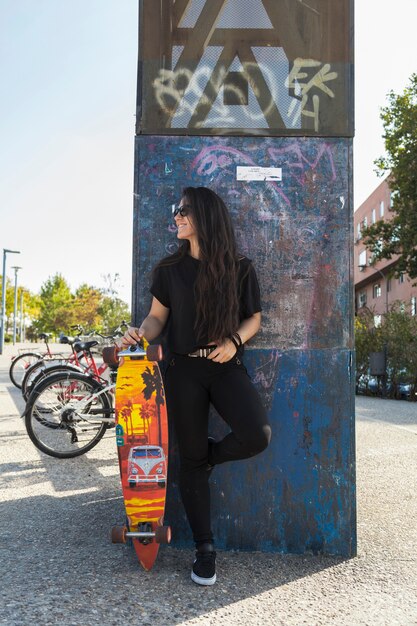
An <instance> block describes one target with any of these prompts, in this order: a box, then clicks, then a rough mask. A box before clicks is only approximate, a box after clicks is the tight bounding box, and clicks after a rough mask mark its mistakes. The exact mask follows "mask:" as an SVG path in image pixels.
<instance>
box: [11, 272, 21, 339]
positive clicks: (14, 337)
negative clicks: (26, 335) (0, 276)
mask: <svg viewBox="0 0 417 626" xmlns="http://www.w3.org/2000/svg"><path fill="white" fill-rule="evenodd" d="M21 269H22V268H21V267H19V266H18V265H14V266H13V267H12V270H14V309H13V345H15V344H16V319H17V272H18V271H19V270H21Z"/></svg>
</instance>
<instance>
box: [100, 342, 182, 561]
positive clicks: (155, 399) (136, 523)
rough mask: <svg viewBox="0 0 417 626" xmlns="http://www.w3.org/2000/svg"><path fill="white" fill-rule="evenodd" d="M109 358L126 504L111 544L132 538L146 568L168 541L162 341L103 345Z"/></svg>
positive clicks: (166, 421) (140, 559) (166, 441)
mask: <svg viewBox="0 0 417 626" xmlns="http://www.w3.org/2000/svg"><path fill="white" fill-rule="evenodd" d="M105 350H107V352H106V353H105V352H103V358H104V360H105V361H107V362H112V363H115V362H116V361H117V360H118V370H117V381H116V406H115V409H116V443H117V452H118V457H119V467H120V477H121V482H122V491H123V498H124V504H125V509H126V520H127V523H126V525H125V526H116V527H114V528H113V530H112V541H113V542H114V543H119V542H123V543H124V542H126V540H127V539H128V538H130V539H132V541H133V546H134V549H135V551H136V554H137V557H138V559H139V561H140V563H141V565H142V566H143V567H144V568H145V570H150V569H151V567H152V566H153V564H154V562H155V559H156V557H157V554H158V550H159V544H160V543H169V541H170V539H171V530H170V528H169V527H167V526H164V512H165V500H166V489H167V478H168V419H167V411H166V404H165V394H164V386H163V382H162V377H161V372H160V370H159V366H158V363H157V361H158V360H161V358H162V349H161V347H160V346H148V348H147V350H145V349H143V348H142V347H140V346H137V347H136V346H135V347H134V348H133V349H128V350H124V351H121V352H118V353H117V352H116V349H113V348H109V349H105Z"/></svg>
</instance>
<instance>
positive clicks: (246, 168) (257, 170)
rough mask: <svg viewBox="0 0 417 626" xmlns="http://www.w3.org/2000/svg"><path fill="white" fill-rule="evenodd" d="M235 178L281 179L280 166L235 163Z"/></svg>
mask: <svg viewBox="0 0 417 626" xmlns="http://www.w3.org/2000/svg"><path fill="white" fill-rule="evenodd" d="M236 180H262V181H266V182H268V181H272V180H273V181H278V182H280V181H281V180H282V168H281V167H258V166H257V165H237V166H236Z"/></svg>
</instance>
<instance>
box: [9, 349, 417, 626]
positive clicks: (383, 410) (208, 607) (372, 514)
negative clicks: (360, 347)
mask: <svg viewBox="0 0 417 626" xmlns="http://www.w3.org/2000/svg"><path fill="white" fill-rule="evenodd" d="M11 351H12V350H11V348H10V347H9V346H8V347H6V350H5V354H4V355H3V356H0V463H1V466H2V467H1V469H2V471H1V478H0V515H1V516H0V519H1V530H0V547H1V552H2V555H1V568H0V576H1V584H0V595H1V597H2V603H1V609H0V624H7V626H26V625H29V624H31V625H32V624H35V625H36V626H45V625H49V624H55V623H57V622H59V623H61V624H63V625H65V626H66V625H68V626H70V625H72V624H74V625H77V626H78V625H83V626H84V625H88V626H90V625H91V626H93V625H94V626H95V625H96V624H100V625H102V626H113V625H123V626H125V625H129V626H136V625H141V626H148V625H149V626H150V625H152V626H171V625H180V624H183V625H187V626H188V625H189V626H191V625H201V624H204V625H210V626H211V625H213V626H214V625H216V626H219V625H220V626H228V625H245V626H247V625H248V624H251V625H258V624H259V625H261V624H262V625H265V624H266V625H274V626H281V625H282V626H300V625H304V624H306V625H307V626H316V625H317V626H319V625H330V624H331V625H337V626H356V625H362V624H363V625H369V626H378V625H382V624H384V625H387V626H395V625H401V626H404V625H407V626H408V625H412V624H415V625H417V559H416V547H417V531H416V519H417V499H416V491H417V489H416V488H417V471H416V470H417V460H416V459H417V404H409V403H407V402H401V401H390V400H381V399H374V398H357V481H358V483H357V491H358V537H359V551H358V557H357V558H354V559H350V560H343V559H337V558H326V557H313V556H281V555H270V554H261V553H224V552H223V553H220V554H219V558H218V583H217V584H216V585H215V586H214V587H212V588H200V587H197V586H196V585H194V584H193V583H192V582H191V580H190V578H189V570H190V563H191V561H192V557H193V552H192V551H191V550H189V551H185V550H175V549H173V548H171V547H165V548H163V549H162V551H161V553H160V557H159V558H158V561H157V563H156V566H155V568H154V569H153V570H152V571H151V572H149V573H146V572H144V571H143V570H141V569H140V568H139V567H138V564H137V562H136V560H135V558H134V556H133V554H132V553H131V551H130V550H129V549H128V548H126V547H125V546H112V545H111V544H110V542H109V526H110V525H111V523H113V521H115V520H116V521H117V520H123V505H122V500H121V497H120V487H119V479H118V467H117V462H116V455H115V446H114V442H113V437H109V438H107V439H105V440H103V441H102V442H100V444H99V445H98V446H97V447H96V448H95V449H94V450H92V451H91V452H90V453H89V454H87V455H85V456H83V457H80V458H78V459H73V460H64V461H59V460H55V459H53V458H50V457H47V456H44V455H42V454H41V453H40V452H38V451H37V449H36V448H35V447H34V446H33V445H32V443H31V442H30V440H29V439H28V437H27V435H26V431H25V428H24V424H23V422H22V420H21V418H20V417H19V414H20V411H21V409H22V407H23V403H22V400H21V397H20V395H19V392H18V390H17V389H15V388H14V387H13V386H12V385H11V383H10V381H9V379H8V373H7V370H8V364H9V361H10V354H11Z"/></svg>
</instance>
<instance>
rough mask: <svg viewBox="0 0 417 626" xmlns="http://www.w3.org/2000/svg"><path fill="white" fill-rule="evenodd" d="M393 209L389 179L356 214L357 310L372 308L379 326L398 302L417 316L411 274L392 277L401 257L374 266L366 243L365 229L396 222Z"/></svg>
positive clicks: (415, 295)
mask: <svg viewBox="0 0 417 626" xmlns="http://www.w3.org/2000/svg"><path fill="white" fill-rule="evenodd" d="M391 206H392V198H391V191H390V188H389V186H388V177H387V178H385V179H384V180H383V181H382V183H381V184H380V185H378V187H377V188H376V189H375V191H373V192H372V193H371V195H370V196H369V197H368V198H367V199H366V200H365V202H363V204H361V206H360V207H359V208H358V209H357V210H356V211H355V214H354V228H355V232H354V242H355V245H354V264H355V272H354V282H355V310H356V312H359V311H360V309H361V308H362V307H368V308H369V309H371V310H372V311H374V315H375V321H376V322H377V323H378V322H379V321H380V319H381V315H383V313H385V312H386V311H388V310H389V308H390V305H391V304H392V303H393V302H395V301H400V302H401V303H402V307H403V308H404V310H405V311H407V312H408V313H411V315H416V314H417V285H415V286H413V284H412V281H411V280H410V279H409V278H408V275H407V274H403V275H402V276H400V278H394V276H393V275H392V272H393V269H394V267H395V264H396V262H397V258H394V257H393V258H392V259H389V260H386V259H384V260H382V261H379V262H378V263H376V265H374V266H371V265H370V262H371V260H372V259H371V257H372V255H371V252H370V251H369V250H367V249H366V248H365V246H364V244H363V241H362V230H363V228H364V227H365V226H370V225H371V224H374V223H375V222H376V221H378V220H381V219H383V220H390V219H392V217H393V213H392V212H391Z"/></svg>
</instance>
